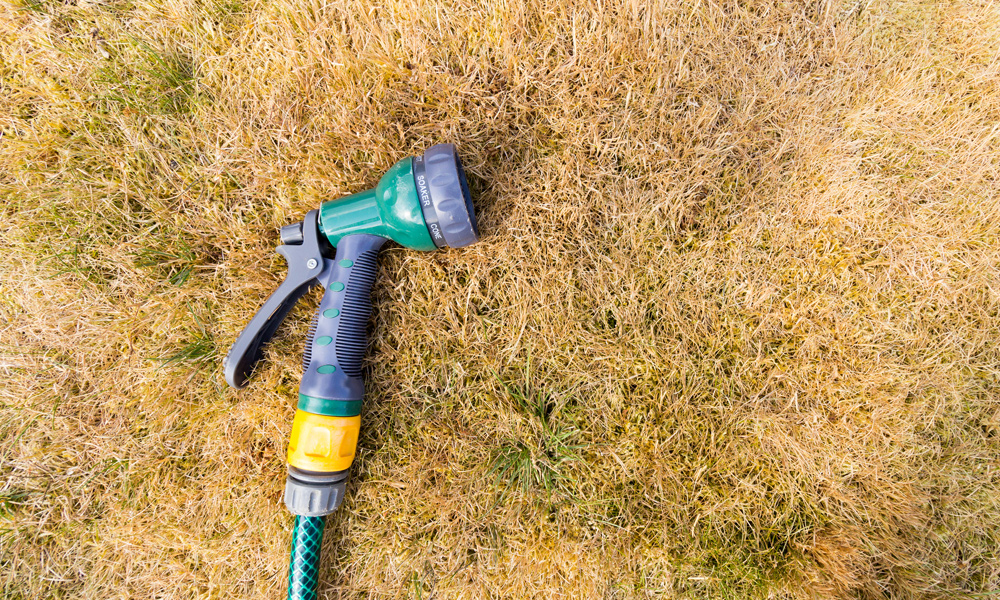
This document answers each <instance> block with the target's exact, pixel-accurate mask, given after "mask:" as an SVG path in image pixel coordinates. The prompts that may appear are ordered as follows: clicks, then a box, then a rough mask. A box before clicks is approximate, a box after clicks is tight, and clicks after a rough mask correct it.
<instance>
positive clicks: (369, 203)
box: [319, 144, 479, 250]
mask: <svg viewBox="0 0 1000 600" xmlns="http://www.w3.org/2000/svg"><path fill="white" fill-rule="evenodd" d="M319 228H320V231H322V232H323V234H324V235H325V236H326V238H327V240H329V242H330V244H331V245H333V246H336V245H337V243H338V242H339V241H340V238H342V237H344V236H346V235H352V234H359V233H367V234H372V235H378V236H382V237H385V238H389V239H391V240H393V241H394V242H396V243H397V244H399V245H401V246H405V247H407V248H410V249H412V250H434V249H437V248H445V247H449V248H460V247H462V246H468V245H469V244H473V243H475V242H477V241H479V229H478V226H477V224H476V213H475V211H474V209H473V207H472V197H471V196H470V194H469V185H468V183H467V182H466V179H465V172H464V171H463V169H462V163H461V161H460V160H459V158H458V152H457V151H456V150H455V146H454V145H453V144H438V145H436V146H431V147H430V148H429V149H428V150H427V151H426V152H424V154H423V155H421V156H414V157H411V158H404V159H403V160H401V161H399V162H398V163H396V164H395V165H393V166H392V168H391V169H389V171H388V172H387V173H386V174H385V175H383V176H382V179H380V180H379V182H378V185H377V186H375V189H373V190H366V191H364V192H360V193H357V194H352V195H350V196H347V197H346V198H341V199H339V200H331V201H328V202H324V203H323V204H322V205H321V206H320V209H319Z"/></svg>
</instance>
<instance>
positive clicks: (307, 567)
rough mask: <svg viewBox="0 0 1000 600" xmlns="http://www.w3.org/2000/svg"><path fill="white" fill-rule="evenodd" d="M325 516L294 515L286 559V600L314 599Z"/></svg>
mask: <svg viewBox="0 0 1000 600" xmlns="http://www.w3.org/2000/svg"><path fill="white" fill-rule="evenodd" d="M325 522H326V517H303V516H301V515H296V517H295V528H294V529H293V530H292V553H291V556H290V557H289V560H288V600H315V599H316V583H317V581H318V580H319V553H320V548H321V547H322V546H323V527H324V524H325Z"/></svg>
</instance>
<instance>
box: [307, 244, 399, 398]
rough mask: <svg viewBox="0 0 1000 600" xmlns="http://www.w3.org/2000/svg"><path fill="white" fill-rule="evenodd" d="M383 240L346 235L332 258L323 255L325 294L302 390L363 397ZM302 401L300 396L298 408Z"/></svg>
mask: <svg viewBox="0 0 1000 600" xmlns="http://www.w3.org/2000/svg"><path fill="white" fill-rule="evenodd" d="M385 242H386V239H385V238H383V237H380V236H377V235H366V234H364V235H349V236H345V237H343V238H341V239H340V242H339V243H338V244H337V255H336V258H334V259H333V260H329V259H326V261H325V262H326V264H325V265H324V269H323V273H322V274H321V275H320V276H319V281H320V283H321V284H322V286H323V299H322V300H321V301H320V305H319V311H318V312H317V314H316V327H315V330H314V331H311V334H312V335H311V336H310V339H309V340H308V345H307V348H306V357H307V359H306V361H305V363H306V364H305V365H304V367H305V372H304V373H303V374H302V383H301V384H300V386H299V392H300V394H302V395H304V396H308V397H310V398H315V399H323V400H333V401H360V400H362V399H363V398H364V383H363V382H362V380H361V364H362V361H363V360H364V355H365V349H366V348H367V346H368V335H367V328H368V318H369V317H370V316H371V311H372V303H371V288H372V284H373V283H374V282H375V270H376V268H377V265H376V258H377V256H378V251H379V248H381V247H382V244H384V243H385ZM301 402H302V399H301V398H300V408H302V405H301ZM321 404H322V403H321ZM331 410H336V411H337V412H340V411H342V410H347V408H346V407H340V408H336V409H331ZM309 412H324V413H325V412H326V411H318V410H310V411H309Z"/></svg>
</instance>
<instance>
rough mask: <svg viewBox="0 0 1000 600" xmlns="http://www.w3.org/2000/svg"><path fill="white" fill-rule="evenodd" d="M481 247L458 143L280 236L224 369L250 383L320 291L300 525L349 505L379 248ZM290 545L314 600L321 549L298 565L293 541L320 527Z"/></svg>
mask: <svg viewBox="0 0 1000 600" xmlns="http://www.w3.org/2000/svg"><path fill="white" fill-rule="evenodd" d="M478 239H479V237H478V230H477V226H476V218H475V213H474V211H473V207H472V202H471V198H470V194H469V188H468V184H467V183H466V180H465V174H464V172H463V170H462V166H461V163H460V161H459V159H458V155H457V153H456V151H455V147H454V146H453V145H451V144H439V145H437V146H433V147H431V148H429V149H428V150H427V152H425V153H424V155H422V156H418V157H413V158H406V159H403V160H401V161H399V162H398V163H396V164H395V165H394V166H393V167H392V168H391V169H390V170H389V171H388V172H387V173H386V174H385V175H384V176H383V177H382V178H381V179H380V180H379V183H378V185H377V186H376V187H375V188H374V189H372V190H367V191H365V192H361V193H358V194H353V195H351V196H348V197H346V198H343V199H340V200H335V201H329V202H324V203H323V204H322V205H321V206H320V208H319V210H313V211H309V213H307V214H306V217H305V219H304V220H303V221H302V222H301V223H296V224H294V225H289V226H286V227H283V228H282V230H281V240H282V243H283V245H281V246H279V247H278V248H277V251H278V253H280V254H282V255H283V256H284V257H285V258H286V260H287V261H288V274H287V276H286V278H285V281H284V282H283V283H282V284H281V286H279V288H278V289H277V290H276V291H275V292H274V293H273V294H272V295H271V296H270V297H269V298H268V299H267V301H266V302H265V303H264V306H263V307H261V309H260V310H259V311H258V312H257V314H256V315H255V316H254V318H253V319H252V320H251V322H250V324H249V325H247V327H246V328H245V329H244V330H243V332H242V333H241V334H240V336H239V338H237V340H236V343H234V344H233V347H232V349H231V350H230V351H229V354H228V355H227V356H226V358H225V360H224V363H223V364H224V369H225V375H226V381H228V382H229V384H230V385H232V386H233V387H237V388H239V387H243V386H245V385H246V383H247V380H248V378H249V376H250V373H251V372H252V370H253V367H254V365H255V364H256V362H257V361H258V360H259V359H260V358H261V356H262V354H263V347H264V345H265V344H266V343H267V341H268V340H269V339H270V338H271V336H273V334H274V332H275V331H276V330H277V328H278V326H279V325H280V323H281V321H282V320H284V318H285V316H286V315H287V314H288V312H289V311H290V310H291V308H292V306H294V304H295V302H296V301H297V300H298V299H299V298H301V297H302V295H304V294H305V293H306V292H307V291H308V290H309V289H310V288H311V287H312V286H315V285H320V286H322V287H323V290H324V291H323V298H322V300H321V301H320V306H319V309H318V311H317V313H316V316H315V319H314V321H313V324H312V326H311V327H310V331H309V339H308V341H307V344H306V350H305V355H304V357H303V369H304V370H303V375H302V381H301V383H300V386H299V396H298V405H297V410H296V412H295V419H294V421H293V423H292V431H291V436H290V440H289V445H288V478H287V480H286V486H285V504H286V505H287V506H288V508H289V510H290V511H291V512H292V513H293V514H295V515H297V516H298V517H299V518H300V519H305V518H315V517H322V516H324V515H327V514H329V513H332V512H333V511H335V510H336V509H337V508H338V507H339V506H340V504H341V502H342V501H343V497H344V490H345V487H346V482H347V477H348V473H349V470H350V467H351V464H352V463H353V461H354V455H355V451H356V446H357V440H358V435H359V432H360V428H361V417H360V415H361V406H362V401H363V399H364V382H363V381H362V377H361V366H362V360H363V358H364V352H365V349H366V346H367V336H366V328H367V323H368V319H369V316H370V314H371V286H372V284H373V283H374V281H375V274H376V257H377V254H378V251H379V249H380V248H381V247H382V246H383V244H385V243H386V242H387V241H389V240H392V241H395V242H396V243H398V244H400V245H402V246H404V247H406V248H410V249H413V250H422V251H423V250H434V249H437V248H444V247H461V246H466V245H469V244H472V243H474V242H476V241H478ZM333 248H335V252H334V251H333ZM300 527H301V529H300ZM317 528H318V529H317ZM317 531H318V533H317ZM294 536H295V539H294V540H293V546H292V566H291V569H290V581H289V586H290V587H289V596H290V597H296V598H308V597H311V596H310V594H312V595H314V594H315V573H316V571H315V569H316V564H315V563H316V559H318V556H319V550H318V546H316V548H315V552H313V551H312V547H311V546H310V547H309V548H307V550H308V551H305V552H304V553H303V552H299V554H304V555H303V556H297V549H298V550H302V548H304V547H305V546H302V545H301V544H299V542H298V540H299V538H300V537H303V538H304V539H313V538H315V539H314V540H313V541H314V542H315V543H316V544H318V539H319V538H320V537H321V536H322V521H321V520H319V521H300V520H297V521H296V531H295V534H294ZM297 569H298V570H299V572H298V574H297ZM310 573H311V574H310ZM293 587H295V588H296V589H295V590H294V593H293ZM310 587H311V588H312V591H311V592H310V591H309V588H310Z"/></svg>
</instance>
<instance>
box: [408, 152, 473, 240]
mask: <svg viewBox="0 0 1000 600" xmlns="http://www.w3.org/2000/svg"><path fill="white" fill-rule="evenodd" d="M413 178H414V180H415V181H416V184H417V196H418V198H419V199H420V208H421V210H423V213H424V221H426V222H427V230H428V231H429V232H430V234H431V239H432V240H434V245H436V246H437V247H438V248H444V247H449V248H461V247H462V246H468V245H469V244H474V243H476V242H478V241H479V227H478V225H477V224H476V211H475V209H473V207H472V196H471V194H469V183H468V182H467V181H466V179H465V171H464V170H463V169H462V161H460V160H459V158H458V151H457V150H456V149H455V145H454V144H437V145H436V146H431V147H430V148H428V149H427V151H426V152H424V154H423V156H415V157H413Z"/></svg>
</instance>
